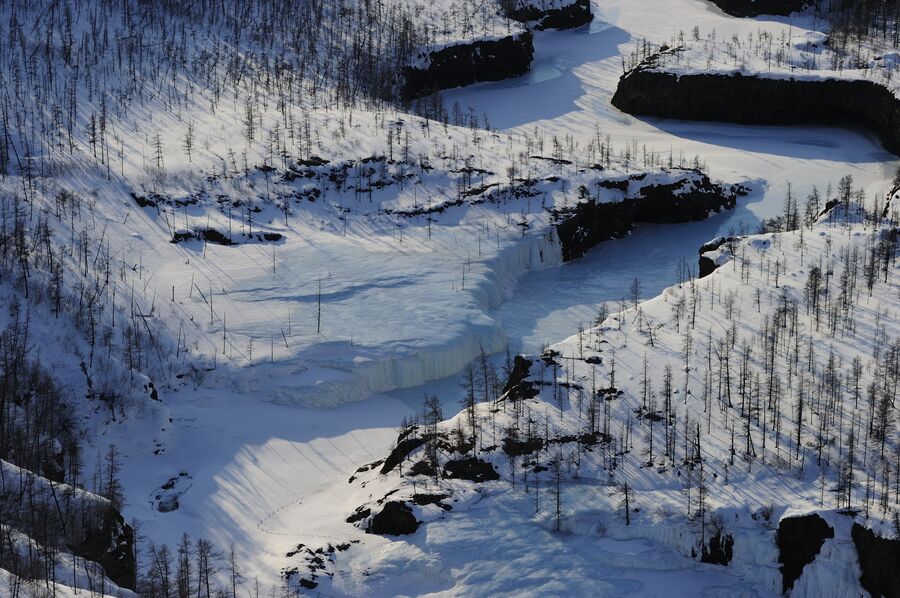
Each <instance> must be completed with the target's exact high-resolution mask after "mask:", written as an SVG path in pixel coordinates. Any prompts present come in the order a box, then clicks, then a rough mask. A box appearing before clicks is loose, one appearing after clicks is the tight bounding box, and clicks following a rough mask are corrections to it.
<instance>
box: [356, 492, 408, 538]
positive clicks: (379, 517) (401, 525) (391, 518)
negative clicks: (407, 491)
mask: <svg viewBox="0 0 900 598" xmlns="http://www.w3.org/2000/svg"><path fill="white" fill-rule="evenodd" d="M417 529H419V521H418V520H416V517H415V515H413V512H412V509H410V508H409V506H408V505H407V504H406V503H403V502H400V501H396V500H392V501H389V502H387V503H385V505H384V508H382V509H381V511H379V512H378V513H376V514H375V515H374V516H373V517H372V519H371V520H370V521H369V526H368V527H367V528H366V533H369V534H379V535H384V534H388V535H391V536H405V535H407V534H412V533H415V531H416V530H417Z"/></svg>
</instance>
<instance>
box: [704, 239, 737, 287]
mask: <svg viewBox="0 0 900 598" xmlns="http://www.w3.org/2000/svg"><path fill="white" fill-rule="evenodd" d="M733 240H734V238H733V237H716V238H715V239H713V240H712V241H707V242H706V243H704V244H703V246H702V247H700V260H699V273H698V274H699V275H698V278H703V277H704V276H709V275H710V274H712V273H713V272H715V271H716V269H717V268H718V267H719V266H717V265H716V262H714V261H713V260H711V259H710V258H708V257H706V256H705V255H703V254H704V253H707V252H710V251H715V250H716V249H718V248H719V247H721V246H722V245H724V244H725V243H727V242H729V241H733Z"/></svg>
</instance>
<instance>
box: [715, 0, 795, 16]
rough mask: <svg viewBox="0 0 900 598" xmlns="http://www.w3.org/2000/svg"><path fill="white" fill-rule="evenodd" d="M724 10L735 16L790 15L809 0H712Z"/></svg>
mask: <svg viewBox="0 0 900 598" xmlns="http://www.w3.org/2000/svg"><path fill="white" fill-rule="evenodd" d="M711 2H712V3H713V4H715V5H716V6H718V7H719V8H721V9H722V12H724V13H727V14H730V15H731V16H734V17H756V16H759V15H789V14H791V13H792V12H796V11H798V10H803V8H804V7H805V6H806V5H807V4H809V2H808V1H807V0H711Z"/></svg>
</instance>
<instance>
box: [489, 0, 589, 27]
mask: <svg viewBox="0 0 900 598" xmlns="http://www.w3.org/2000/svg"><path fill="white" fill-rule="evenodd" d="M509 4H510V5H513V4H515V2H513V1H510V2H509ZM506 13H507V16H509V18H511V19H515V20H516V21H519V22H522V23H534V28H535V29H538V30H543V29H574V28H575V27H581V26H582V25H587V24H588V23H590V22H591V20H593V18H594V15H593V14H592V13H591V2H590V0H576V2H573V3H572V4H569V5H568V6H564V7H562V8H550V9H546V10H545V9H542V8H541V7H540V6H521V7H519V8H510V9H509V10H507V11H506Z"/></svg>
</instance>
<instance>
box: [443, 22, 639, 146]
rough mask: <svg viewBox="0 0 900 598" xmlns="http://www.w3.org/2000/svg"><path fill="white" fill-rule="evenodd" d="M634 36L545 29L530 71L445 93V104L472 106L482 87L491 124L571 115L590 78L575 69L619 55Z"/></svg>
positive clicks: (482, 100) (615, 30) (606, 31)
mask: <svg viewBox="0 0 900 598" xmlns="http://www.w3.org/2000/svg"><path fill="white" fill-rule="evenodd" d="M630 39H631V36H630V35H629V34H628V33H627V32H626V31H624V30H622V29H619V28H618V27H610V28H607V29H601V30H592V28H591V27H590V26H585V27H583V28H581V29H578V30H574V31H561V32H545V33H540V34H538V35H537V36H536V37H535V43H534V45H535V60H534V63H533V64H532V66H531V71H530V72H529V73H528V74H525V75H522V76H521V77H516V78H514V79H507V80H505V81H500V82H497V83H481V84H478V85H472V86H469V87H464V88H459V89H453V90H449V91H445V92H443V94H442V96H443V99H444V103H445V104H446V105H447V106H452V105H453V103H454V102H459V104H460V106H461V107H462V108H466V102H467V98H469V97H471V95H472V92H473V90H477V93H478V104H479V107H480V108H481V109H482V110H483V111H485V112H486V113H488V114H489V115H490V117H491V126H492V127H495V128H499V129H506V128H512V127H516V126H519V125H523V124H527V123H530V122H534V121H538V120H544V119H552V118H555V117H557V116H561V115H563V114H567V113H569V112H572V111H575V110H578V106H577V105H576V101H577V100H578V99H579V98H581V97H582V96H584V95H586V93H587V92H586V90H585V82H584V81H583V80H581V79H579V78H578V76H576V75H575V73H574V71H573V69H575V68H577V67H578V66H580V65H582V64H585V63H589V62H595V61H600V60H605V59H607V58H611V57H613V56H618V55H619V49H618V48H619V45H621V44H623V43H625V42H627V41H628V40H630ZM523 87H527V91H525V90H523V89H522V88H523ZM523 91H524V93H523Z"/></svg>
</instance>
